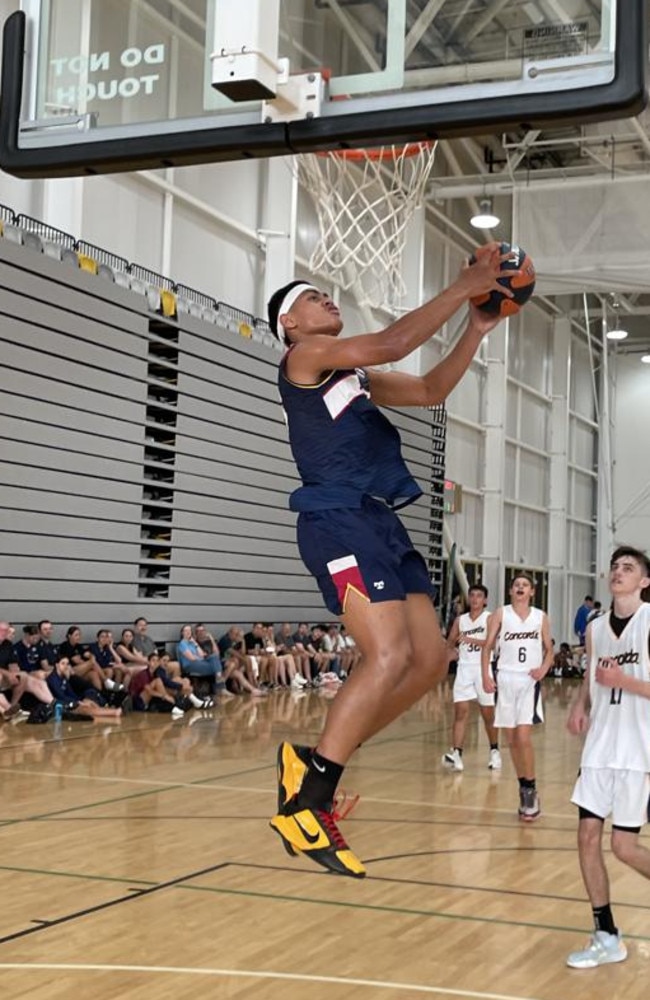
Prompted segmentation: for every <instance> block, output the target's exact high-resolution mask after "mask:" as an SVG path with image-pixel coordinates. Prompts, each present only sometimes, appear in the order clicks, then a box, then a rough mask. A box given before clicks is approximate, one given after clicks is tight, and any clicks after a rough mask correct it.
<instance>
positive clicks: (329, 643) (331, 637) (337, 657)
mask: <svg viewBox="0 0 650 1000" xmlns="http://www.w3.org/2000/svg"><path fill="white" fill-rule="evenodd" d="M322 627H323V629H324V631H323V634H322V637H321V650H322V651H323V652H324V653H330V654H331V655H332V656H333V657H334V659H332V660H330V667H329V669H330V670H333V671H334V673H335V674H337V675H338V676H339V677H347V670H345V669H344V667H343V655H344V654H345V643H344V642H343V641H342V639H341V636H340V634H339V627H338V623H337V622H330V624H329V625H327V627H325V626H322Z"/></svg>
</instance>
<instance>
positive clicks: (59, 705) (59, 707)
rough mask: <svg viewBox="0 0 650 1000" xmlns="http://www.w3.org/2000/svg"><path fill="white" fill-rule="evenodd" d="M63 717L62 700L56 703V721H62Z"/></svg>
mask: <svg viewBox="0 0 650 1000" xmlns="http://www.w3.org/2000/svg"><path fill="white" fill-rule="evenodd" d="M62 719H63V704H62V702H60V701H56V702H55V703H54V721H55V722H61V720H62Z"/></svg>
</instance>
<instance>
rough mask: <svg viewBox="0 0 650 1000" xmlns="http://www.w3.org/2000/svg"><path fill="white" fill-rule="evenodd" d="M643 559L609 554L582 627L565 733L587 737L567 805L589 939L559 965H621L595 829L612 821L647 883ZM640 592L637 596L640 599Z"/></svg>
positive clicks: (614, 842)
mask: <svg viewBox="0 0 650 1000" xmlns="http://www.w3.org/2000/svg"><path fill="white" fill-rule="evenodd" d="M647 588H650V560H649V559H648V557H647V556H646V555H645V554H644V553H643V552H640V551H639V550H638V549H634V548H632V547H630V546H627V545H625V546H621V547H619V548H618V549H616V551H615V552H614V554H613V555H612V559H611V564H610V572H609V589H610V593H611V595H612V607H611V610H610V612H609V613H608V614H606V615H603V616H602V617H600V618H596V619H594V621H592V622H591V623H590V624H589V625H588V626H587V639H586V645H587V670H586V672H585V678H584V681H583V683H582V686H581V688H580V693H579V694H578V697H577V699H576V701H575V703H574V705H573V706H572V708H571V712H570V714H569V720H568V723H567V725H568V728H569V731H570V732H572V733H574V734H581V733H585V732H586V734H587V736H586V739H585V745H584V748H583V751H582V759H581V762H580V771H579V773H578V780H577V782H576V786H575V788H574V790H573V796H572V798H571V801H572V802H574V803H575V804H576V805H577V806H578V808H579V815H580V820H579V823H578V854H579V857H580V868H581V871H582V877H583V880H584V884H585V888H586V890H587V895H588V896H589V901H590V903H591V907H592V911H593V917H594V928H595V930H594V934H593V936H592V938H591V940H590V942H589V944H588V945H587V947H586V948H585V949H583V950H582V951H575V952H572V953H571V954H570V955H569V957H568V959H567V964H568V965H570V966H571V968H574V969H593V968H595V967H596V966H598V965H604V964H608V963H610V962H622V961H624V959H625V958H627V949H626V947H625V945H624V943H623V940H622V938H621V935H620V934H619V932H618V928H617V927H616V924H615V923H614V918H613V916H612V911H611V906H610V894H609V878H608V875H607V869H606V868H605V861H604V857H603V824H604V821H605V819H606V818H607V817H608V816H610V815H611V817H612V835H611V847H612V854H613V855H614V856H615V857H617V858H618V859H619V861H622V862H623V863H624V864H626V865H629V866H630V868H633V869H634V870H635V871H637V872H639V873H640V874H641V875H644V876H645V877H646V878H648V879H650V850H648V848H647V847H643V846H642V845H641V844H640V843H639V832H640V830H641V827H642V826H643V824H644V823H645V822H646V820H647V818H648V816H647V809H648V794H649V792H650V603H644V600H643V598H644V597H645V598H646V601H648V600H650V593H648V591H647ZM644 591H645V593H644Z"/></svg>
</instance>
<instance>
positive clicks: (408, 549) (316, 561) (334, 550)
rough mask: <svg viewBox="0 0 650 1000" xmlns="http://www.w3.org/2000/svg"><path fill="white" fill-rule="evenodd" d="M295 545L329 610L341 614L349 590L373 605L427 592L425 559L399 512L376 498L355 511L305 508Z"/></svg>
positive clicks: (365, 502)
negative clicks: (415, 547) (414, 546)
mask: <svg viewBox="0 0 650 1000" xmlns="http://www.w3.org/2000/svg"><path fill="white" fill-rule="evenodd" d="M298 548H299V549H300V555H301V556H302V560H303V562H304V564H305V566H306V567H307V569H308V570H309V572H310V573H311V574H312V576H314V577H315V579H316V582H317V584H318V586H319V588H320V592H321V594H322V595H323V598H324V600H325V604H326V605H327V607H328V609H329V610H330V611H331V612H332V614H335V615H341V614H344V613H345V602H346V599H347V596H348V594H349V593H350V591H351V590H354V591H355V592H356V593H358V594H361V596H362V597H364V598H365V599H366V600H367V601H369V602H371V603H373V604H375V603H379V602H381V601H403V600H404V599H405V597H406V595H407V594H429V595H430V596H431V597H433V592H434V591H433V586H432V584H431V580H430V579H429V573H428V570H427V566H426V563H425V561H424V559H423V558H422V556H421V555H420V553H419V552H417V551H416V550H415V549H414V548H413V543H412V542H411V539H410V538H409V536H408V533H407V531H406V529H405V527H404V525H403V524H402V522H401V521H400V519H399V518H398V517H397V515H396V514H395V513H394V512H393V511H392V510H390V508H388V507H386V505H385V504H383V503H381V502H380V501H379V500H373V499H372V498H370V497H367V498H365V499H364V501H363V503H362V506H361V508H360V509H358V510H350V509H349V508H347V507H346V508H337V509H336V510H320V511H308V512H304V513H301V514H300V515H299V517H298Z"/></svg>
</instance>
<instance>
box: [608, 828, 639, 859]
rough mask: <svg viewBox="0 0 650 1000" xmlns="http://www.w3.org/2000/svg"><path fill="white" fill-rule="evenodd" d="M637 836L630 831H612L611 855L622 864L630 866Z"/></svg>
mask: <svg viewBox="0 0 650 1000" xmlns="http://www.w3.org/2000/svg"><path fill="white" fill-rule="evenodd" d="M637 838H638V834H637V833H635V832H633V831H632V830H630V831H629V832H628V831H625V832H623V831H621V830H612V854H613V855H614V857H615V858H617V859H618V860H619V861H622V862H623V864H630V861H631V859H632V857H633V856H634V854H635V852H636V848H637Z"/></svg>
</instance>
